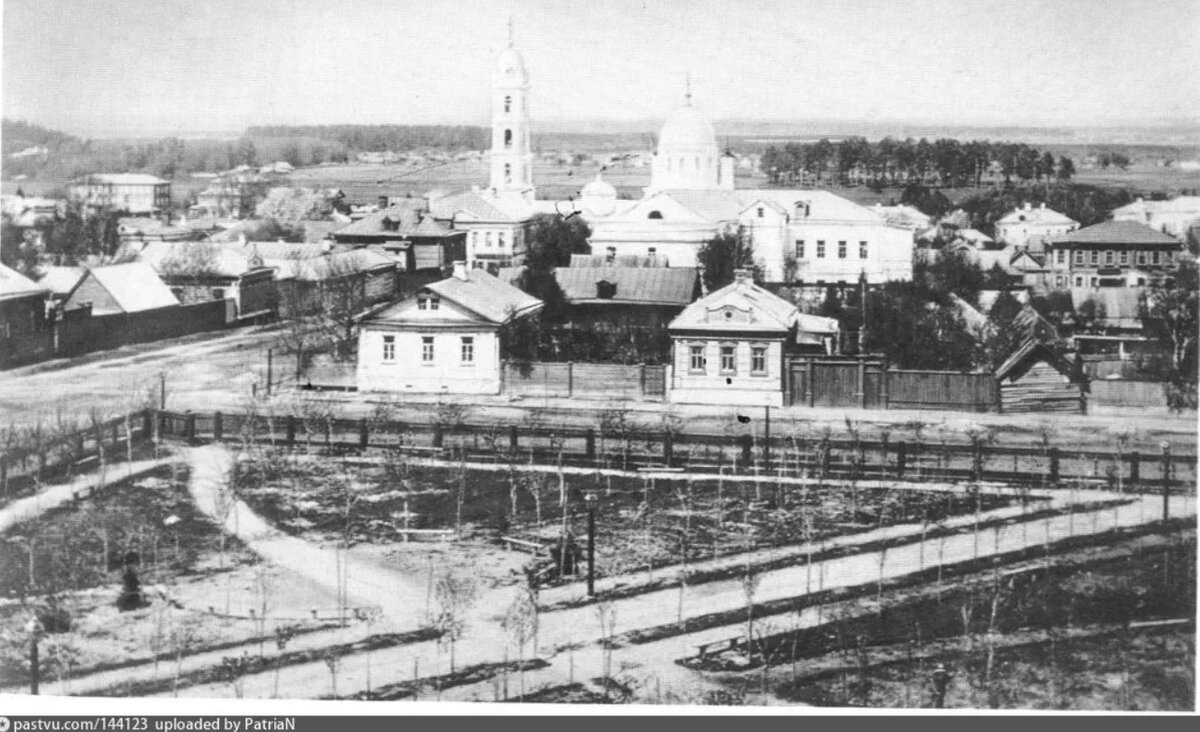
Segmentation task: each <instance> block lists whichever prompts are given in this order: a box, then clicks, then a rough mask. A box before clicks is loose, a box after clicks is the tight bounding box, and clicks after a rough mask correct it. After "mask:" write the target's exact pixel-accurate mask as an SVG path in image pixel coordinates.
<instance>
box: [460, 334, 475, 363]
mask: <svg viewBox="0 0 1200 732" xmlns="http://www.w3.org/2000/svg"><path fill="white" fill-rule="evenodd" d="M459 363H460V364H461V365H463V366H474V365H475V336H461V337H460V339H459Z"/></svg>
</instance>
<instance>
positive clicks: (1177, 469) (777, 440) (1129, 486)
mask: <svg viewBox="0 0 1200 732" xmlns="http://www.w3.org/2000/svg"><path fill="white" fill-rule="evenodd" d="M155 419H156V420H157V422H158V428H159V432H160V433H161V434H162V435H163V436H170V437H175V438H181V439H185V440H189V441H198V440H215V441H244V442H247V443H254V444H271V445H274V446H275V447H276V448H279V449H289V450H302V451H305V452H309V453H320V454H339V453H343V454H344V453H363V452H368V451H383V452H385V453H387V452H397V453H403V454H414V455H420V456H432V457H444V458H448V459H450V458H452V459H455V460H457V459H459V458H462V459H466V460H474V461H487V462H497V461H504V462H507V461H513V462H518V463H530V462H534V463H540V464H556V463H560V462H561V463H562V464H565V465H575V466H578V467H590V468H618V469H625V470H634V469H639V468H683V469H686V470H689V471H693V472H707V473H717V472H721V471H725V472H728V471H734V472H738V473H741V474H751V475H759V476H761V477H762V479H763V480H770V479H771V478H774V477H775V476H787V477H800V476H807V477H809V478H811V479H814V480H820V479H822V478H824V477H828V478H841V479H863V480H866V479H883V478H886V479H896V480H906V481H913V482H917V483H921V482H928V481H937V480H941V481H957V482H964V481H975V480H978V481H994V482H1001V483H1008V484H1012V485H1015V486H1022V485H1023V486H1044V487H1053V486H1065V485H1070V484H1079V483H1086V484H1089V485H1092V486H1097V485H1099V486H1109V487H1112V488H1114V489H1121V490H1133V489H1138V488H1140V489H1152V490H1158V489H1161V487H1162V486H1163V479H1164V477H1166V478H1167V483H1168V485H1170V486H1171V487H1172V488H1174V489H1184V490H1187V491H1194V490H1195V485H1196V457H1195V455H1186V454H1183V455H1173V454H1170V453H1167V454H1166V455H1159V454H1154V455H1151V454H1147V453H1139V452H1137V451H1123V452H1122V453H1121V454H1118V453H1117V451H1116V449H1115V446H1113V447H1112V448H1111V449H1109V448H1107V447H1099V448H1098V449H1080V450H1076V449H1069V450H1068V449H1061V448H1058V447H1038V446H1031V447H1017V446H997V445H987V444H983V443H976V444H970V443H947V442H937V443H934V442H917V441H915V440H899V439H891V438H885V439H879V440H866V439H857V440H854V439H831V438H825V437H819V436H816V435H801V434H786V433H784V434H780V431H779V430H777V431H776V432H775V433H770V432H769V428H768V427H766V426H765V425H764V426H763V430H762V431H760V432H751V431H749V428H746V431H744V432H742V433H741V434H697V433H684V432H672V431H665V430H663V429H662V428H661V427H658V426H655V425H649V424H638V423H636V418H634V419H633V420H627V421H626V423H625V425H624V426H623V427H621V428H610V429H608V430H606V429H604V428H603V427H602V426H600V425H597V426H595V427H579V426H544V427H529V426H525V425H516V424H437V423H423V422H422V423H418V422H394V421H387V422H372V421H371V420H368V419H353V420H352V419H338V418H333V417H329V416H327V415H326V416H321V417H318V416H309V417H299V416H276V417H271V418H268V417H265V416H257V417H246V416H244V415H233V414H219V413H217V414H199V413H186V412H185V413H179V412H161V413H158V415H157V416H156V417H155ZM1165 466H1170V467H1169V475H1168V474H1166V473H1164V467H1165Z"/></svg>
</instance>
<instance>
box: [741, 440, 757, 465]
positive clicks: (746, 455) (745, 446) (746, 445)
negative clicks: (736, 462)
mask: <svg viewBox="0 0 1200 732" xmlns="http://www.w3.org/2000/svg"><path fill="white" fill-rule="evenodd" d="M753 444H754V443H753V441H752V440H751V439H750V435H742V470H748V469H749V468H750V465H751V460H750V450H751V447H752V446H753Z"/></svg>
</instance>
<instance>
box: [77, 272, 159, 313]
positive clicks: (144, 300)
mask: <svg viewBox="0 0 1200 732" xmlns="http://www.w3.org/2000/svg"><path fill="white" fill-rule="evenodd" d="M89 303H90V304H91V312H92V315H112V314H117V313H124V314H129V313H140V312H144V311H147V310H158V309H160V308H169V307H177V306H178V305H179V299H178V298H176V297H175V295H174V293H172V292H171V289H170V288H169V287H167V286H166V284H165V283H163V281H162V279H161V278H159V276H158V273H157V272H155V271H154V269H153V268H152V267H151V266H150V265H149V264H146V263H145V262H129V263H126V264H110V265H107V266H104V267H92V268H90V269H88V270H87V272H85V273H84V275H83V277H82V278H81V279H80V280H79V282H78V283H76V285H75V288H74V289H73V290H71V292H70V293H69V294H68V295H67V296H66V298H64V300H63V309H64V310H73V309H75V308H78V307H83V306H84V305H86V304H89Z"/></svg>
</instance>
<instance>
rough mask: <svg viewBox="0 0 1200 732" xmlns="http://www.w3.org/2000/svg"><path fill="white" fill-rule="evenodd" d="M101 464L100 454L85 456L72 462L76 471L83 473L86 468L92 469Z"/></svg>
mask: <svg viewBox="0 0 1200 732" xmlns="http://www.w3.org/2000/svg"><path fill="white" fill-rule="evenodd" d="M99 465H100V456H99V455H89V456H87V457H85V458H80V459H79V460H76V461H75V462H73V463H71V468H72V469H73V470H75V471H76V472H80V473H82V472H83V471H85V470H91V469H92V468H95V467H97V466H99Z"/></svg>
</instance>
